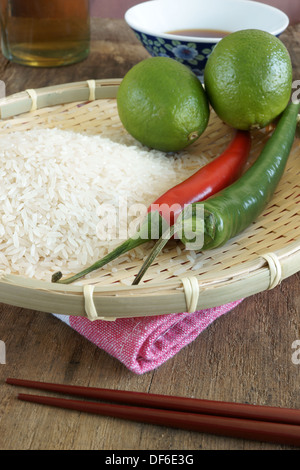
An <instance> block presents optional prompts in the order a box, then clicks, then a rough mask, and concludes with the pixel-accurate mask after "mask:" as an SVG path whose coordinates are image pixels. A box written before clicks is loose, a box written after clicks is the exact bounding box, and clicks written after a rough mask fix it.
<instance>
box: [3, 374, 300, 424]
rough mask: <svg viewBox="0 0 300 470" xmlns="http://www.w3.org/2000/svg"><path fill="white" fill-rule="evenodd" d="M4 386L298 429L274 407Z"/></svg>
mask: <svg viewBox="0 0 300 470" xmlns="http://www.w3.org/2000/svg"><path fill="white" fill-rule="evenodd" d="M6 382H7V383H8V384H11V385H17V386H22V387H27V388H33V389H37V390H46V391H52V392H58V393H63V394H68V395H75V396H80V397H84V398H92V399H97V400H106V401H111V402H118V403H124V404H130V405H135V406H144V407H148V408H149V407H150V408H162V409H165V410H176V411H184V412H189V413H202V414H210V415H217V416H224V417H225V416H226V417H232V418H243V419H253V420H261V421H271V422H278V423H285V424H294V425H300V410H296V409H292V408H277V407H273V406H261V405H249V404H243V403H230V402H221V401H212V400H201V399H197V398H186V397H176V396H167V395H157V394H151V393H141V392H129V391H126V390H110V389H105V388H94V387H82V386H75V385H65V384H57V383H49V382H39V381H34V380H24V379H17V378H11V377H9V378H7V379H6Z"/></svg>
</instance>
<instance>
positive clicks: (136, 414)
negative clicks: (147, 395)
mask: <svg viewBox="0 0 300 470" xmlns="http://www.w3.org/2000/svg"><path fill="white" fill-rule="evenodd" d="M18 398H19V399H20V400H23V401H29V402H33V403H40V404H45V405H50V406H55V407H59V408H64V409H69V410H77V411H83V412H85V413H93V414H98V415H103V416H111V417H114V418H122V419H127V420H131V421H138V422H143V423H150V424H155V425H163V426H168V427H173V428H174V427H175V428H180V429H185V430H189V431H198V432H206V433H210V434H217V435H223V436H229V437H237V438H243V439H250V440H258V441H267V442H273V443H280V444H287V445H292V446H300V426H296V425H292V424H282V423H275V422H267V421H255V420H251V419H240V418H229V417H224V416H214V415H205V414H200V413H187V412H182V411H174V410H164V409H157V408H144V407H138V406H129V405H117V404H107V403H97V402H89V401H84V400H71V399H66V398H56V397H48V396H39V395H30V394H22V393H19V394H18Z"/></svg>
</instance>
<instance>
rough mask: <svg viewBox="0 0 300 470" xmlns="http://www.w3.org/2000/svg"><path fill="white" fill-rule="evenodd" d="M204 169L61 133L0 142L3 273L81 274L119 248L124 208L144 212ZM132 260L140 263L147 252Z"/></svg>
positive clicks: (17, 135)
mask: <svg viewBox="0 0 300 470" xmlns="http://www.w3.org/2000/svg"><path fill="white" fill-rule="evenodd" d="M203 163H205V162H204V160H203V161H202V162H201V157H199V156H198V157H197V162H192V161H191V160H190V159H189V158H187V157H186V155H185V154H184V153H182V154H178V155H166V154H165V153H162V152H158V151H149V150H148V149H146V148H144V147H142V146H141V145H139V144H137V143H136V142H130V143H129V144H128V142H126V143H125V144H124V143H123V142H116V141H113V140H111V139H109V138H107V137H103V136H100V135H85V134H80V133H77V132H72V131H65V130H60V129H32V130H31V131H24V132H21V131H17V132H13V133H11V134H7V135H3V136H1V139H0V178H1V185H0V270H1V271H4V272H5V273H17V274H21V275H24V276H26V277H32V278H36V279H46V280H50V279H51V275H52V274H53V273H54V272H56V271H58V270H61V271H62V272H63V274H64V275H65V274H69V273H74V272H78V271H80V270H82V269H83V268H84V267H86V266H89V265H90V264H92V263H94V262H95V261H96V260H97V259H100V258H102V257H103V256H104V255H105V254H107V253H108V252H109V251H111V249H112V248H114V247H115V246H116V245H118V244H119V243H120V241H122V240H120V233H118V230H116V224H115V219H116V214H117V215H118V216H119V215H120V214H119V213H120V207H123V208H124V207H125V208H126V207H127V208H130V207H131V206H132V205H133V204H143V205H144V206H145V207H147V206H148V205H150V204H151V203H152V202H153V201H154V200H155V199H156V198H157V197H158V196H159V195H161V194H162V193H164V192H165V191H166V190H167V189H169V188H170V187H171V186H173V185H174V184H177V183H178V182H180V181H182V180H183V179H185V178H187V177H188V176H189V175H190V174H191V173H193V172H194V171H195V170H194V168H195V167H197V166H198V167H199V166H200V165H201V164H203ZM122 204H123V206H122ZM124 204H125V205H124ZM103 207H107V208H110V210H108V211H106V213H105V214H104V213H103ZM114 208H115V212H114V210H113V209H114ZM104 212H105V211H104ZM132 217H133V215H131V216H129V217H127V224H128V225H129V224H130V223H132ZM135 217H136V215H135ZM125 223H126V220H125ZM110 227H111V228H110ZM110 230H111V233H110ZM122 233H123V234H124V231H123V232H122ZM125 235H126V233H125ZM125 238H126V237H125ZM123 239H124V237H123ZM129 256H132V257H137V256H138V257H140V258H141V259H142V258H143V257H144V256H145V251H144V249H143V245H142V247H140V249H139V250H134V251H133V252H132V253H130V254H129ZM119 262H120V260H117V261H116V263H119ZM113 266H114V263H111V267H112V268H113Z"/></svg>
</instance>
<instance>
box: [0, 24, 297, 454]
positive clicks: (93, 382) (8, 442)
mask: <svg viewBox="0 0 300 470" xmlns="http://www.w3.org/2000/svg"><path fill="white" fill-rule="evenodd" d="M92 26H93V29H92V47H91V53H90V56H89V57H88V59H86V60H85V61H84V62H82V63H79V64H77V65H72V66H68V67H63V68H60V69H33V68H29V67H22V66H19V65H16V64H12V63H9V62H8V61H7V60H6V59H5V58H3V56H1V57H0V71H1V72H0V79H1V80H3V81H4V82H5V84H6V92H7V94H8V95H9V94H12V93H16V92H19V91H23V90H25V89H26V88H38V87H43V86H49V85H54V84H59V83H67V82H72V81H78V80H86V79H92V78H95V79H98V78H108V77H109V78H112V77H114V78H119V77H122V76H124V74H125V73H126V72H127V70H129V68H131V67H132V65H134V64H135V63H137V62H138V61H140V60H142V59H143V58H146V57H147V56H148V54H147V52H146V51H145V50H144V49H143V47H142V46H141V45H140V44H139V42H138V41H137V40H136V38H135V36H134V35H133V33H132V32H131V31H130V30H129V28H128V27H127V25H126V24H125V23H124V21H123V20H119V19H114V20H108V19H100V18H99V19H95V20H94V21H93V25H92ZM282 40H283V42H284V43H285V44H286V46H287V47H288V49H289V51H290V54H291V57H292V61H293V67H294V79H295V80H297V79H300V51H299V49H300V25H295V26H292V27H289V28H288V30H287V31H286V32H285V33H284V34H283V35H282ZM299 280H300V274H299V273H298V274H296V275H294V276H292V277H290V278H288V279H286V280H285V281H283V282H282V283H281V284H280V285H279V286H277V287H276V288H275V289H273V290H270V291H268V292H264V293H261V294H258V295H255V296H253V297H251V298H248V299H246V300H244V301H243V302H242V303H241V305H240V306H239V307H237V308H236V309H234V310H233V311H231V312H230V313H228V314H226V315H224V316H222V317H220V318H219V319H218V320H217V321H215V322H214V323H213V324H212V325H211V326H209V327H208V328H207V329H206V330H205V331H204V332H203V333H202V334H201V335H200V336H198V338H197V339H196V340H195V341H194V342H193V343H191V344H190V345H188V346H187V347H185V348H184V349H183V350H181V351H180V352H179V353H178V354H177V355H176V356H175V357H174V358H172V359H170V360H169V361H167V362H166V363H165V364H163V365H162V366H161V367H159V368H158V369H157V370H155V371H153V372H149V373H146V374H144V375H140V376H139V375H135V374H133V373H132V372H130V371H128V370H127V369H126V368H125V367H124V366H123V365H122V364H121V363H119V362H118V361H117V360H115V359H114V358H112V357H110V356H109V355H108V354H106V353H105V352H104V351H102V350H100V349H98V348H97V347H96V346H94V345H93V344H91V343H90V342H88V341H87V340H86V339H84V338H83V337H81V336H80V335H79V334H78V333H76V332H74V331H73V330H72V329H71V328H69V327H68V326H67V325H65V324H64V323H62V322H61V321H59V320H58V319H57V318H55V317H54V316H53V315H51V314H46V313H42V312H36V311H29V310H25V309H22V308H14V307H12V306H9V305H4V304H0V340H1V341H3V342H4V343H5V347H6V363H5V364H0V449H2V450H168V451H172V450H175V451H176V450H178V449H179V450H190V451H193V450H194V451H196V450H285V449H289V446H281V445H276V444H271V443H261V442H254V441H248V440H242V439H233V438H226V437H220V436H214V435H208V434H201V433H196V432H188V431H181V430H177V429H170V428H168V427H158V426H154V425H146V424H138V423H134V422H128V421H122V420H118V419H114V418H108V417H107V418H106V417H103V418H102V417H99V416H93V415H87V414H83V413H79V412H75V411H65V410H58V409H53V408H47V407H42V406H40V405H34V404H30V403H24V402H20V401H18V400H17V399H16V395H17V392H18V391H23V390H22V389H16V388H15V387H12V386H9V385H7V384H6V383H5V378H6V377H9V376H11V377H20V378H28V379H33V380H35V379H36V380H44V381H49V382H64V383H68V384H75V385H86V386H94V387H108V388H115V389H125V390H134V391H140V392H151V393H160V394H168V395H181V396H185V397H197V398H205V399H213V400H225V401H233V402H242V403H252V404H263V405H272V406H283V407H290V408H299V407H300V396H299V383H300V353H299V354H298V358H299V361H295V360H294V361H293V360H292V358H293V353H295V349H293V343H294V342H295V341H297V340H298V341H299V340H300V283H299ZM298 348H299V346H298ZM41 393H42V392H41Z"/></svg>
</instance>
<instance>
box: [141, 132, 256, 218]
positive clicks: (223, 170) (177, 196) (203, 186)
mask: <svg viewBox="0 0 300 470" xmlns="http://www.w3.org/2000/svg"><path fill="white" fill-rule="evenodd" d="M250 147H251V136H250V133H249V132H248V131H236V133H235V136H234V138H233V140H232V141H231V143H230V144H229V146H228V148H227V149H226V150H225V151H224V152H223V153H222V154H221V155H220V156H219V157H217V158H215V159H214V160H212V161H211V162H210V163H208V164H207V165H205V166H203V167H202V168H200V170H198V171H197V172H196V173H194V174H193V175H192V176H190V177H189V178H187V179H186V180H184V181H183V182H182V183H179V184H178V185H177V186H174V187H173V188H171V189H169V190H168V191H167V192H165V193H164V194H163V195H162V196H160V197H159V198H158V199H157V200H156V201H155V202H154V203H153V204H151V206H150V207H149V208H148V212H153V211H155V210H158V211H159V213H160V214H161V215H162V216H163V217H164V219H165V220H166V221H167V222H168V223H169V224H170V225H173V224H174V221H175V220H176V219H177V217H178V215H179V214H180V213H181V212H182V209H183V208H184V206H185V205H187V204H192V203H193V202H198V201H204V200H205V199H207V198H208V197H210V196H212V195H213V194H216V193H217V192H219V191H221V189H223V188H225V187H226V186H229V185H230V184H231V183H233V182H234V181H235V180H236V179H237V178H238V177H239V176H240V175H241V173H242V170H243V167H244V166H245V163H246V161H247V159H248V156H249V152H250ZM172 206H173V210H170V209H171V208H172Z"/></svg>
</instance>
